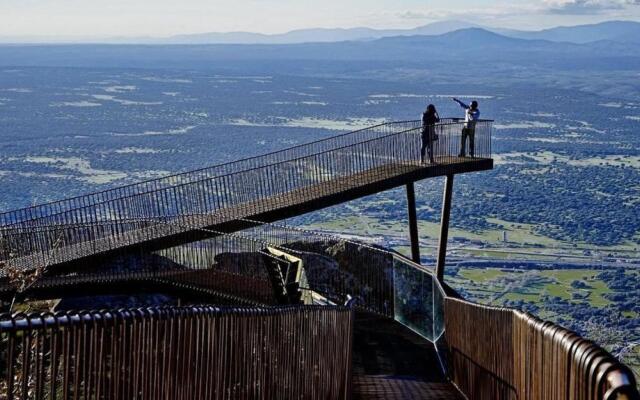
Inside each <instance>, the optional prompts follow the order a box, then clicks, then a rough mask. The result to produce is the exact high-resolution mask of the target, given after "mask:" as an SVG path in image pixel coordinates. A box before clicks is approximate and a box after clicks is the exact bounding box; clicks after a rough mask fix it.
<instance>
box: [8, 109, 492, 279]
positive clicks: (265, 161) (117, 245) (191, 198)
mask: <svg viewBox="0 0 640 400" xmlns="http://www.w3.org/2000/svg"><path fill="white" fill-rule="evenodd" d="M419 124H420V122H419V121H410V122H398V123H388V124H383V125H378V126H374V127H371V128H367V129H364V130H361V131H356V132H351V133H348V134H345V135H340V136H336V137H332V138H328V139H325V140H321V141H318V142H313V143H310V144H307V145H302V146H297V147H294V148H290V149H285V150H283V151H280V152H276V153H271V154H267V155H264V156H259V157H255V158H251V159H247V160H241V161H238V162H235V163H230V164H223V165H220V166H215V167H210V168H205V169H202V170H198V171H192V172H189V173H184V174H179V175H174V176H172V177H167V178H161V179H157V180H153V181H148V182H142V183H140V184H136V185H129V186H125V187H122V188H116V189H113V190H109V191H105V192H100V193H94V194H90V195H86V196H81V197H77V198H73V199H67V200H62V201H59V202H54V203H50V204H44V205H40V206H35V207H30V208H27V209H23V210H17V211H12V212H8V213H4V214H0V223H2V226H0V234H1V235H2V239H3V241H2V244H3V247H4V248H3V249H0V250H2V254H0V261H4V262H5V264H7V265H10V266H12V267H15V268H17V269H20V270H28V269H33V268H38V267H49V266H55V265H60V264H67V263H70V262H73V261H77V260H84V259H86V258H87V257H96V256H103V255H104V254H105V253H109V252H111V251H114V250H122V249H125V248H128V247H131V246H139V245H145V246H148V247H149V248H163V247H167V246H170V245H176V244H181V243H184V242H185V241H186V240H187V239H188V240H193V235H192V234H190V233H192V231H193V230H198V229H200V228H214V229H216V230H221V231H227V232H228V231H233V230H236V229H238V226H237V225H238V220H240V219H243V218H250V219H256V220H260V221H267V222H269V221H275V220H280V219H284V218H288V217H292V216H296V215H300V214H303V213H306V212H310V211H313V210H318V209H321V208H324V207H328V206H332V205H335V204H339V203H342V202H345V201H349V200H353V199H356V198H359V197H363V196H366V195H370V194H373V193H377V192H380V191H383V190H386V189H390V188H393V187H397V186H400V185H404V184H407V183H410V182H414V181H417V180H420V179H424V178H428V177H434V176H443V175H451V174H457V173H464V172H472V171H479V170H486V169H491V168H492V167H493V161H492V160H491V146H490V135H491V121H482V122H478V124H477V126H476V133H475V136H476V139H475V154H474V155H475V157H473V158H472V157H459V156H458V153H459V152H460V132H461V130H462V127H463V123H461V122H455V121H452V120H447V121H446V122H444V123H442V124H440V125H438V126H437V127H436V132H437V134H438V137H439V139H438V141H436V142H434V156H435V161H436V162H435V163H434V164H423V163H421V161H420V146H421V135H420V133H421V127H420V125H419ZM187 237H188V238H187Z"/></svg>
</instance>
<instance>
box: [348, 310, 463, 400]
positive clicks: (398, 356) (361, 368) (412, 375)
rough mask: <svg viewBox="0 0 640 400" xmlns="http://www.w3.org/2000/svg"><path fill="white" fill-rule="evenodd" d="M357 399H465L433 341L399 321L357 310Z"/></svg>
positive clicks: (354, 364)
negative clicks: (444, 368)
mask: <svg viewBox="0 0 640 400" xmlns="http://www.w3.org/2000/svg"><path fill="white" fill-rule="evenodd" d="M353 344H354V350H353V398H354V399H356V400H357V399H363V400H364V399H391V400H393V399H397V400H408V399H427V400H445V399H446V400H450V399H461V400H462V399H464V397H463V396H462V395H461V394H460V393H459V392H458V390H457V389H456V388H455V386H454V385H453V384H451V383H450V382H449V381H447V379H446V378H445V376H444V374H443V373H442V370H441V368H440V364H439V360H438V355H437V354H436V350H435V348H434V346H433V344H432V343H431V342H429V341H427V340H425V339H423V338H422V337H420V336H419V335H417V334H415V333H414V332H412V331H410V330H409V329H408V328H406V327H405V326H403V325H401V324H400V323H398V322H396V321H393V320H391V319H388V318H384V317H378V316H375V315H372V314H364V313H357V314H356V320H355V325H354V341H353Z"/></svg>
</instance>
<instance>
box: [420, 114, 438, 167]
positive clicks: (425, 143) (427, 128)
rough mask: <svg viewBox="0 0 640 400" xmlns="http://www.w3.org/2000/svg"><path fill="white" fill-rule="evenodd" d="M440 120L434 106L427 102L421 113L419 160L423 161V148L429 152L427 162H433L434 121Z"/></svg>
mask: <svg viewBox="0 0 640 400" xmlns="http://www.w3.org/2000/svg"><path fill="white" fill-rule="evenodd" d="M438 122H440V116H439V115H438V111H436V106H434V105H433V104H429V105H428V106H427V109H426V111H425V112H424V113H422V149H421V150H420V161H421V162H422V163H424V151H425V149H426V150H427V152H428V153H429V162H430V163H431V164H433V163H434V162H435V160H434V159H433V142H434V141H435V140H436V139H437V136H436V127H435V125H436V123H438Z"/></svg>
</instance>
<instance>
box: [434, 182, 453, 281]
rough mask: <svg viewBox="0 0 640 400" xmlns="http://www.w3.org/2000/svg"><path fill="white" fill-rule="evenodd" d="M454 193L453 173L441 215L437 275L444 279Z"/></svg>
mask: <svg viewBox="0 0 640 400" xmlns="http://www.w3.org/2000/svg"><path fill="white" fill-rule="evenodd" d="M452 195H453V175H447V177H446V179H445V181H444V193H443V195H442V216H441V217H440V242H439V243H438V260H437V262H436V276H437V278H438V280H439V281H440V282H443V281H444V264H445V261H446V257H447V239H448V237H449V216H450V215H451V197H452Z"/></svg>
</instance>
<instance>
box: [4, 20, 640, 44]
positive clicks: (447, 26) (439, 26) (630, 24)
mask: <svg viewBox="0 0 640 400" xmlns="http://www.w3.org/2000/svg"><path fill="white" fill-rule="evenodd" d="M470 28H482V29H484V30H487V31H490V32H494V33H498V34H501V35H503V36H507V37H511V38H517V39H533V40H548V41H553V42H567V43H576V44H585V43H593V42H598V41H613V42H619V43H640V22H634V21H608V22H602V23H599V24H592V25H578V26H570V27H557V28H551V29H545V30H541V31H521V30H512V29H502V28H492V27H486V26H480V25H476V24H472V23H469V22H465V21H442V22H435V23H431V24H428V25H424V26H420V27H417V28H412V29H372V28H349V29H325V28H316V29H300V30H294V31H290V32H287V33H281V34H262V33H252V32H209V33H198V34H186V35H176V36H170V37H165V38H151V37H137V38H136V37H116V38H90V39H82V40H80V39H74V38H58V39H52V38H47V37H31V38H26V37H22V38H21V37H0V43H111V44H300V43H328V42H343V41H371V40H376V39H381V38H387V37H396V36H438V35H443V34H446V33H450V32H454V31H458V30H465V29H470Z"/></svg>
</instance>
